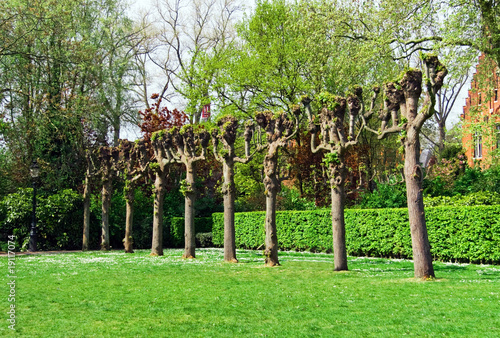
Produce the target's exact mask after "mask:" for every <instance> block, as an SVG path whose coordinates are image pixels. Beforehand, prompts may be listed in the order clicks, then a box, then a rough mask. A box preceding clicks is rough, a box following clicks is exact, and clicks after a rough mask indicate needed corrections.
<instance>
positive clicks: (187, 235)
mask: <svg viewBox="0 0 500 338" xmlns="http://www.w3.org/2000/svg"><path fill="white" fill-rule="evenodd" d="M195 180H196V164H195V163H194V162H192V161H189V160H188V162H187V164H186V185H187V188H186V191H185V198H184V201H185V203H184V255H182V257H183V258H195V257H196V253H195V250H196V241H195V228H194V203H195V200H196V190H195Z"/></svg>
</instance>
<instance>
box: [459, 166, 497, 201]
mask: <svg viewBox="0 0 500 338" xmlns="http://www.w3.org/2000/svg"><path fill="white" fill-rule="evenodd" d="M478 191H491V192H497V193H500V167H499V166H496V167H492V168H490V169H487V170H484V171H481V169H479V168H467V169H465V173H464V175H463V176H461V177H460V178H459V179H458V180H456V181H455V184H454V187H453V192H454V193H456V194H462V195H466V194H468V193H471V192H478Z"/></svg>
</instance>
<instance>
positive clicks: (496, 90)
mask: <svg viewBox="0 0 500 338" xmlns="http://www.w3.org/2000/svg"><path fill="white" fill-rule="evenodd" d="M493 96H494V97H495V102H497V101H498V89H497V88H495V93H494V95H493Z"/></svg>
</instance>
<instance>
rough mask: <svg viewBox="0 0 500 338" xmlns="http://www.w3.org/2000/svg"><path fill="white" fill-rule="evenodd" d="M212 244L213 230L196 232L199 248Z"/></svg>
mask: <svg viewBox="0 0 500 338" xmlns="http://www.w3.org/2000/svg"><path fill="white" fill-rule="evenodd" d="M212 245H213V244H212V233H211V232H200V233H198V234H196V246H197V247H198V248H209V247H211V246H212Z"/></svg>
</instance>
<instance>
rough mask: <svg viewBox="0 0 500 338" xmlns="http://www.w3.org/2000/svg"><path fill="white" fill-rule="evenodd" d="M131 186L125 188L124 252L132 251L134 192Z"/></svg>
mask: <svg viewBox="0 0 500 338" xmlns="http://www.w3.org/2000/svg"><path fill="white" fill-rule="evenodd" d="M134 192H135V191H134V189H133V188H132V187H126V188H125V202H126V214H125V238H124V240H123V246H124V247H125V253H134V248H133V244H134V241H133V237H132V226H133V221H134V200H135V194H134Z"/></svg>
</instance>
